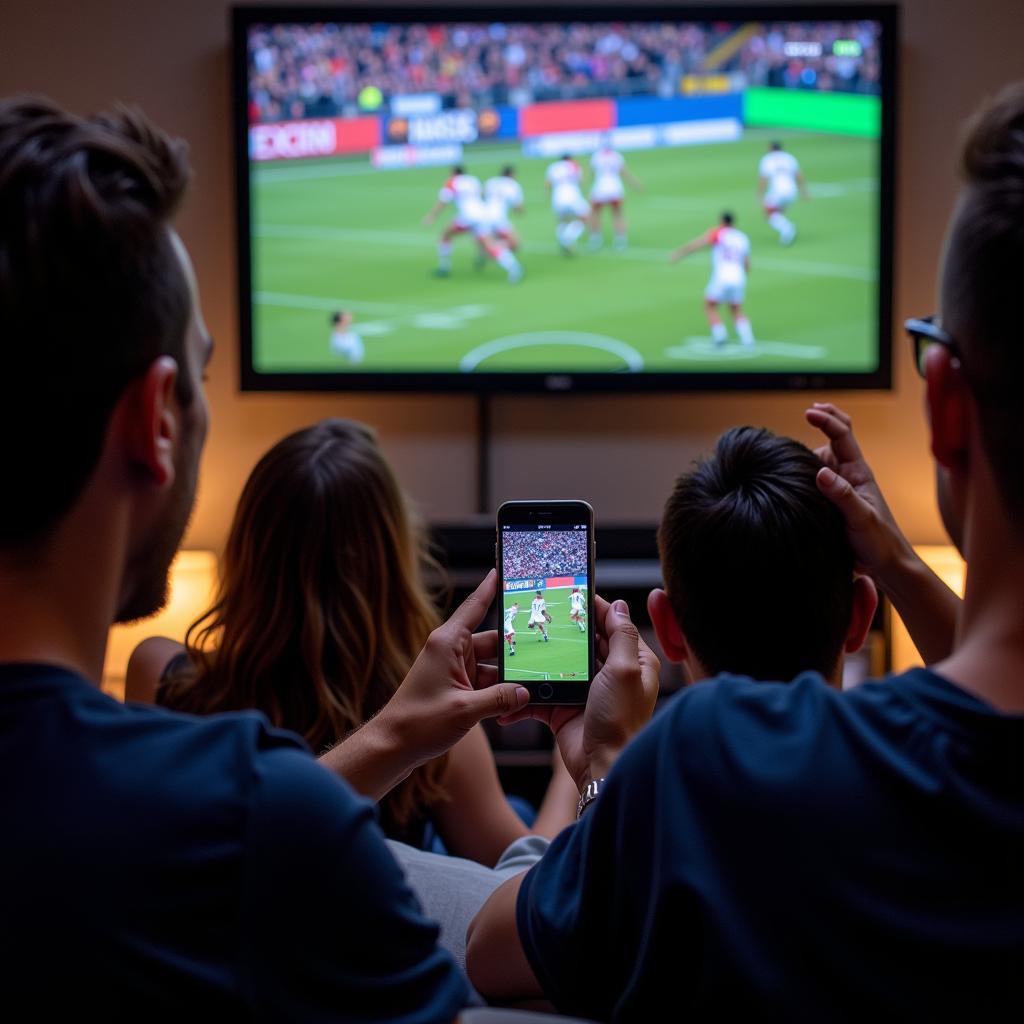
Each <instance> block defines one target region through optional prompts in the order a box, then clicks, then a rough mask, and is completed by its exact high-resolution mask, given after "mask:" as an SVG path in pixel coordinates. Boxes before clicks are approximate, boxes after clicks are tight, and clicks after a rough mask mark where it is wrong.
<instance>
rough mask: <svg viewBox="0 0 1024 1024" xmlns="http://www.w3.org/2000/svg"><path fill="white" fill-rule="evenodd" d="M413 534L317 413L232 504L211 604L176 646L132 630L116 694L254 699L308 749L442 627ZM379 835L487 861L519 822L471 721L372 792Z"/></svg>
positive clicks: (359, 434) (360, 452) (381, 481)
mask: <svg viewBox="0 0 1024 1024" xmlns="http://www.w3.org/2000/svg"><path fill="white" fill-rule="evenodd" d="M430 564H431V559H430V556H429V552H428V548H427V544H426V540H425V536H424V533H423V530H422V528H421V527H420V525H419V523H418V522H417V521H416V520H415V518H414V517H413V515H412V513H411V511H410V509H409V507H408V503H407V501H406V499H405V497H404V495H403V494H402V491H401V489H400V488H399V486H398V483H397V481H396V479H395V477H394V474H393V473H392V471H391V467H390V466H389V465H388V464H387V462H386V460H385V459H384V457H383V455H382V453H381V451H380V449H379V447H378V446H377V442H376V439H375V437H374V434H373V432H372V431H371V430H370V429H369V428H368V427H366V426H363V425H362V424H360V423H354V422H351V421H347V420H340V419H332V420H324V421H322V422H320V423H317V424H316V425H314V426H312V427H308V428H306V429H304V430H299V431H297V432H296V433H293V434H291V435H289V436H288V437H286V438H284V440H282V441H280V442H279V443H278V444H276V445H275V446H274V447H273V448H272V449H271V450H270V451H269V452H267V454H266V455H264V456H263V458H262V459H260V461H259V462H258V463H257V465H256V467H255V469H254V470H253V471H252V474H251V475H250V477H249V479H248V481H247V482H246V484H245V487H244V489H243V491H242V496H241V498H240V500H239V503H238V508H237V510H236V512H235V516H234V520H233V522H232V525H231V530H230V533H229V536H228V541H227V546H226V549H225V552H224V557H223V560H222V568H221V583H220V588H219V591H218V594H217V597H216V600H215V602H214V604H213V605H212V607H211V608H210V609H209V610H208V611H206V612H205V613H204V614H203V615H202V616H200V618H199V619H198V620H197V621H196V622H194V623H193V624H192V626H191V627H190V628H189V630H188V633H187V635H186V638H185V646H184V647H182V646H181V645H180V644H175V643H173V642H172V641H169V640H165V639H163V638H153V639H151V640H147V641H144V642H143V643H142V644H140V645H139V647H138V648H137V649H136V651H135V653H134V654H133V655H132V659H131V662H130V663H129V667H128V673H127V679H126V697H127V699H130V700H139V699H149V700H153V699H155V701H156V702H157V703H158V704H162V705H164V706H166V707H169V708H173V709H175V710H180V711H189V712H193V713H198V714H209V713H212V712H217V711H233V710H239V709H243V708H256V709H258V710H261V711H263V712H264V713H265V714H266V715H267V717H268V718H269V719H270V720H271V722H272V723H273V724H274V725H277V726H281V727H283V728H287V729H291V730H292V731H294V732H297V733H299V734H300V735H301V736H302V737H303V738H304V739H305V740H306V742H307V743H308V744H309V745H310V747H311V748H312V749H313V750H314V751H315V752H319V751H321V750H323V749H324V748H326V747H329V746H331V745H333V744H334V743H337V742H338V741H340V740H342V739H343V738H344V737H345V736H346V735H347V734H348V733H349V732H351V731H352V730H353V729H355V728H357V727H358V726H359V725H361V724H362V723H363V722H365V721H367V719H369V718H371V717H372V716H373V715H375V714H376V713H377V712H378V711H379V710H380V709H381V708H382V707H383V706H384V704H386V703H387V701H388V700H389V698H390V697H391V696H392V695H393V694H394V692H395V690H396V689H397V687H398V685H399V683H400V682H401V681H402V679H403V678H404V676H405V674H406V673H407V672H408V670H409V667H410V666H411V665H412V663H413V661H414V660H415V658H416V655H417V654H418V653H419V651H420V649H421V648H422V646H423V644H424V642H425V641H426V639H427V636H428V634H429V633H430V631H431V630H432V629H433V628H434V627H435V626H436V625H437V624H438V622H439V617H438V614H437V611H436V610H435V608H434V606H433V604H432V602H431V599H430V596H429V594H428V592H427V589H426V586H425V582H424V569H425V568H426V567H427V566H428V565H430ZM380 810H381V825H382V827H383V828H384V831H385V833H386V834H387V835H388V836H389V837H391V838H394V839H400V840H402V841H404V842H407V843H410V844H411V845H414V846H420V845H422V844H423V841H424V838H425V835H426V834H427V832H428V831H429V830H428V825H433V827H434V828H435V829H436V831H437V833H438V834H439V835H440V837H441V839H442V840H443V841H444V843H445V845H446V847H447V849H448V851H449V852H450V853H452V854H456V855H458V856H462V857H468V858H471V859H473V860H477V861H479V862H480V863H483V864H491V865H493V864H494V862H495V861H496V860H497V859H498V857H499V856H500V854H501V852H502V851H503V850H504V849H505V847H506V846H507V845H508V844H509V843H511V842H512V841H513V840H515V839H517V838H518V837H520V836H522V835H525V834H527V829H526V827H525V826H524V825H523V823H522V822H521V821H520V819H519V818H518V817H517V816H516V814H515V813H514V812H513V811H512V809H511V808H510V807H509V805H508V803H507V801H506V800H505V797H504V793H503V791H502V789H501V784H500V782H499V780H498V775H497V769H496V767H495V764H494V757H493V754H492V753H491V749H490V744H489V743H488V741H487V738H486V736H485V735H484V733H483V731H482V729H481V728H480V727H479V726H477V727H476V728H475V729H473V730H472V731H471V732H470V733H469V734H468V735H467V736H466V737H465V739H463V740H462V741H461V742H460V743H458V744H457V745H456V746H455V747H453V748H452V749H451V750H450V751H449V752H448V753H447V754H445V755H443V756H442V757H439V758H437V759H435V760H433V761H431V762H428V763H427V764H426V765H424V766H422V767H421V768H418V769H416V770H415V771H414V772H413V773H412V774H411V775H410V776H409V777H408V778H407V779H406V780H405V781H404V782H403V783H401V784H400V785H399V786H397V787H396V788H395V789H393V790H392V791H391V792H390V793H389V794H388V795H387V796H386V797H385V798H384V799H383V800H382V801H381V805H380Z"/></svg>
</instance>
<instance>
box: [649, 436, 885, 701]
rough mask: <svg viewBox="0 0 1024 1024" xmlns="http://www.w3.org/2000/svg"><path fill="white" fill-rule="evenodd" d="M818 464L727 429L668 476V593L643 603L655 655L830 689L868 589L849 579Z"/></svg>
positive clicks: (840, 525) (865, 625) (776, 443)
mask: <svg viewBox="0 0 1024 1024" xmlns="http://www.w3.org/2000/svg"><path fill="white" fill-rule="evenodd" d="M821 468H822V463H821V460H820V459H819V458H818V457H817V456H816V455H815V454H814V453H813V452H812V451H810V450H809V449H808V448H806V447H805V446H804V445H802V444H800V443H799V442H797V441H793V440H791V439H790V438H787V437H776V436H775V435H774V434H773V433H771V431H768V430H763V429H757V428H754V427H734V428H733V429H732V430H728V431H726V432H725V433H724V434H723V435H722V436H721V437H720V438H719V439H718V443H717V444H716V445H715V451H714V454H713V455H712V456H711V457H709V458H707V459H704V460H702V461H701V462H699V463H698V464H697V466H696V467H695V468H694V469H693V471H692V472H689V473H685V474H683V475H682V476H681V477H680V478H679V479H678V480H677V481H676V485H675V488H674V489H673V491H672V494H671V496H670V497H669V499H668V501H667V502H666V503H665V510H664V512H663V514H662V518H661V527H660V529H659V530H658V547H659V551H660V555H661V571H662V576H663V578H664V580H665V590H656V591H654V592H653V593H652V594H651V597H650V600H649V601H648V610H649V611H650V614H651V621H652V622H653V623H654V628H655V630H656V631H657V634H658V640H659V641H660V643H661V647H662V650H664V652H665V654H666V655H667V656H668V657H669V658H670V659H671V660H672V661H678V662H682V663H683V665H684V666H685V668H686V671H687V675H688V676H689V678H690V679H693V680H696V679H704V678H707V677H709V676H713V675H717V674H719V673H721V672H729V673H732V674H733V675H745V676H750V677H751V678H753V679H792V678H795V677H796V676H798V675H800V674H801V673H802V672H808V671H813V672H817V673H819V674H820V675H822V676H823V677H824V678H826V679H828V680H829V681H832V682H838V681H839V679H840V677H841V673H842V653H843V651H844V650H845V651H855V650H857V649H858V648H859V647H860V645H861V644H862V643H863V640H864V637H865V635H866V634H867V631H868V629H869V628H870V626H871V619H872V616H873V615H874V612H875V607H876V603H877V601H876V597H875V588H874V586H873V584H872V583H871V581H870V580H869V579H868V578H866V577H864V576H857V577H854V572H853V551H852V549H851V548H850V544H849V542H848V541H847V539H846V528H845V525H844V522H843V517H842V515H841V514H840V513H839V511H838V510H837V509H836V508H835V507H834V506H833V505H832V503H831V502H830V501H829V500H828V499H827V498H826V497H825V496H824V495H823V494H821V492H820V491H819V490H818V488H817V486H816V485H815V479H816V477H817V474H818V471H819V470H820V469H821Z"/></svg>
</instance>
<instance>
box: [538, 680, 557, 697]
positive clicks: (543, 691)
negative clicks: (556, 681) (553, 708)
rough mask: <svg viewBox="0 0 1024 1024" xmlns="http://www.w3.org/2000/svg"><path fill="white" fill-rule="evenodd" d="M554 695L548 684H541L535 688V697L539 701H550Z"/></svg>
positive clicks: (552, 688) (553, 690) (551, 687)
mask: <svg viewBox="0 0 1024 1024" xmlns="http://www.w3.org/2000/svg"><path fill="white" fill-rule="evenodd" d="M554 695H555V688H554V687H553V686H552V685H551V684H550V683H541V684H540V686H538V687H537V696H538V697H540V699H541V700H551V698H552V697H554Z"/></svg>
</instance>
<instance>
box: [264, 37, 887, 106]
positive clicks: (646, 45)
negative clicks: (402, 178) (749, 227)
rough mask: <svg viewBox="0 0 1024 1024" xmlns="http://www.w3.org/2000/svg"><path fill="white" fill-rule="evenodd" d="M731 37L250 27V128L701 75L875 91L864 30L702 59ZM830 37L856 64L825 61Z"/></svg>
mask: <svg viewBox="0 0 1024 1024" xmlns="http://www.w3.org/2000/svg"><path fill="white" fill-rule="evenodd" d="M736 31H737V30H736V29H735V27H734V26H732V25H698V24H678V23H671V22H666V23H664V24H656V23H649V22H648V23H633V24H623V23H591V24H579V23H577V24H571V25H559V24H502V23H500V22H498V23H493V24H490V25H486V24H448V25H441V24H435V25H379V24H377V25H338V24H321V25H268V26H258V27H256V28H254V29H253V30H252V31H251V33H250V37H249V82H250V87H249V89H250V91H249V118H250V121H252V122H270V121H280V120H289V119H298V118H303V117H331V116H337V115H345V116H351V115H354V114H357V113H359V112H361V111H367V110H373V111H378V110H379V111H382V112H383V111H387V110H388V109H389V102H390V100H391V98H392V97H395V96H401V95H410V94H420V93H436V94H438V95H440V96H441V97H442V100H443V102H444V104H445V105H446V106H450V107H469V106H492V105H500V104H511V105H513V106H520V105H524V104H527V103H531V102H534V101H542V100H552V99H574V98H583V97H592V96H628V95H655V96H663V97H669V96H674V95H677V94H679V92H680V89H681V80H682V77H683V76H684V75H689V74H694V73H699V72H702V71H714V72H716V73H726V74H733V73H735V74H737V75H738V76H739V77H738V79H737V86H738V87H741V86H742V85H744V84H747V85H776V86H783V85H784V86H793V87H796V88H803V89H823V90H843V91H861V92H875V91H877V88H878V56H877V42H878V41H877V37H876V32H877V26H876V25H874V24H873V23H870V22H832V23H828V24H821V25H818V26H813V25H808V24H806V23H800V24H793V25H790V24H779V25H773V26H771V27H770V28H768V29H767V30H765V29H763V28H761V27H759V26H758V27H755V28H754V29H752V30H747V31H749V33H750V34H749V38H748V39H747V40H746V42H745V43H744V45H743V46H742V47H741V48H739V49H738V50H737V51H736V52H735V53H732V54H728V55H727V56H724V57H720V58H718V59H712V60H710V61H709V60H708V58H709V55H711V54H712V52H713V51H714V50H715V48H716V47H717V46H718V45H719V44H720V43H722V42H723V41H724V40H726V39H727V38H728V37H729V36H730V35H731V34H732V33H733V32H736ZM738 31H741V32H742V31H744V29H739V30H738ZM838 39H843V40H847V41H852V42H855V43H856V44H857V46H858V47H859V49H860V51H861V52H860V55H859V56H855V55H852V54H851V55H845V56H836V55H834V54H833V52H832V47H833V43H834V42H835V41H836V40H838ZM787 44H788V45H787ZM794 47H795V51H794Z"/></svg>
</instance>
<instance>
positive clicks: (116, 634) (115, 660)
mask: <svg viewBox="0 0 1024 1024" xmlns="http://www.w3.org/2000/svg"><path fill="white" fill-rule="evenodd" d="M216 586H217V556H216V555H214V553H213V552H212V551H179V552H178V554H177V556H176V557H175V559H174V562H173V564H172V565H171V573H170V586H169V590H168V600H167V605H166V606H165V607H164V609H163V610H162V611H160V612H158V613H157V614H156V615H154V616H153V617H152V618H149V619H143V620H142V621H141V622H133V623H131V625H128V626H114V627H113V628H112V629H111V630H110V634H109V635H108V637H107V660H106V662H105V663H104V665H103V689H104V690H106V691H107V692H108V693H110V694H112V695H113V696H115V697H122V696H123V695H124V676H125V670H126V669H127V668H128V659H129V658H130V657H131V653H132V651H133V650H135V647H136V645H137V644H139V643H141V641H143V640H145V639H147V638H148V637H151V636H166V637H170V638H171V639H172V640H179V641H183V640H184V639H185V630H186V629H188V627H189V625H191V623H192V622H194V621H195V619H196V618H197V617H198V616H199V615H201V614H202V613H203V612H204V611H206V609H207V608H209V607H210V604H211V602H212V601H213V596H214V591H215V589H216Z"/></svg>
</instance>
